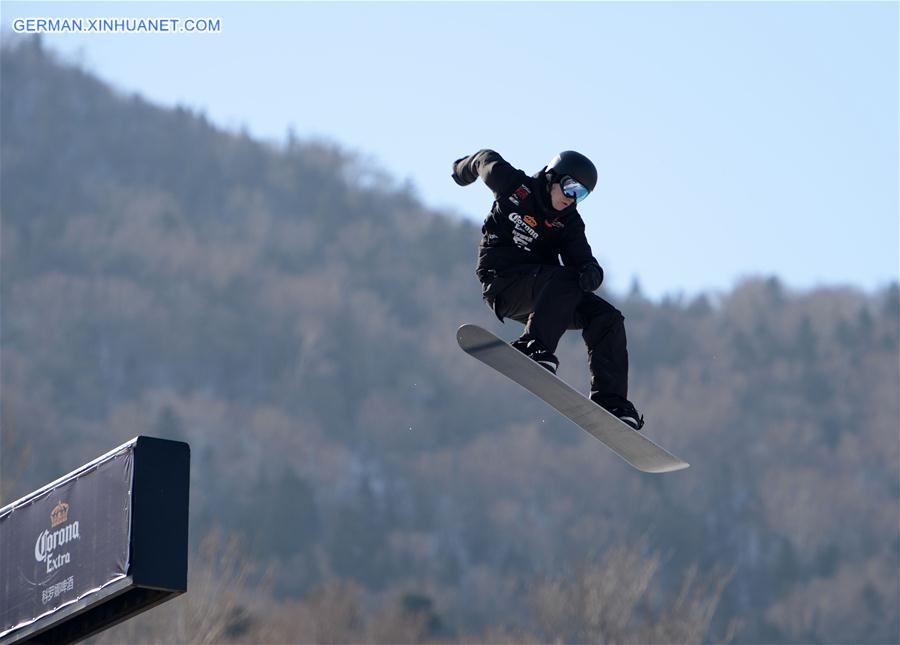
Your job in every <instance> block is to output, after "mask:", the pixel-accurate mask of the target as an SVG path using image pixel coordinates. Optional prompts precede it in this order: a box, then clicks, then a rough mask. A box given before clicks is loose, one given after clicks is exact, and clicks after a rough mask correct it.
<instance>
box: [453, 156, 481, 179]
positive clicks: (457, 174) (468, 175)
mask: <svg viewBox="0 0 900 645" xmlns="http://www.w3.org/2000/svg"><path fill="white" fill-rule="evenodd" d="M468 160H469V157H460V158H459V159H457V160H456V161H454V162H453V174H452V175H450V176H451V177H453V181H455V182H456V183H457V184H459V185H460V186H468V185H469V184H471V183H473V182H474V181H475V180H476V179H478V175H476V174H474V173H473V172H472V171H471V170H470V169H469V168H468V167H467V166H466V164H465V163H460V162H461V161H462V162H465V161H468ZM466 171H468V172H466Z"/></svg>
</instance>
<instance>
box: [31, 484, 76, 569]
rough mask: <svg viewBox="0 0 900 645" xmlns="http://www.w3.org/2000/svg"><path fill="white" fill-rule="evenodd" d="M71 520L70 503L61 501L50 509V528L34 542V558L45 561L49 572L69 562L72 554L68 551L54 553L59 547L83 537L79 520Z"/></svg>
mask: <svg viewBox="0 0 900 645" xmlns="http://www.w3.org/2000/svg"><path fill="white" fill-rule="evenodd" d="M68 522H69V505H68V504H66V503H65V502H62V501H60V502H59V503H57V504H56V506H54V507H53V510H52V511H50V529H51V530H47V529H44V531H43V532H41V534H40V535H38V536H37V540H35V542H34V559H35V560H37V561H38V562H43V563H45V565H46V567H47V573H53V572H54V571H56V570H57V569H59V568H61V567H63V566H64V565H67V564H69V563H70V562H71V561H72V556H71V555H70V554H69V553H68V552H66V553H58V554H57V553H54V552H55V551H57V549H59V548H61V547H63V546H65V545H66V544H68V543H70V542H73V541H75V540H80V539H81V527H79V526H78V521H77V520H76V521H74V522H72V523H71V524H69V523H68Z"/></svg>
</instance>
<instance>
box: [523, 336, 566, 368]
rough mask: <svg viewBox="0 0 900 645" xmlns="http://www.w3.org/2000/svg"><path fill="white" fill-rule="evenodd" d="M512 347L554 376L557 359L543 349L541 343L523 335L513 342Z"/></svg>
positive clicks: (557, 364)
mask: <svg viewBox="0 0 900 645" xmlns="http://www.w3.org/2000/svg"><path fill="white" fill-rule="evenodd" d="M512 346H513V347H515V348H516V349H518V350H519V351H520V352H522V353H523V354H525V356H527V357H528V358H530V359H531V360H533V361H534V362H535V363H537V364H538V365H540V366H542V367H544V368H546V369H547V370H549V371H550V372H551V373H553V374H556V370H557V368H559V359H557V358H556V356H554V355H553V352H551V351H550V350H549V349H547V348H546V347H544V345H543V343H541V341H539V340H538V339H537V338H533V337H531V336H529V335H528V334H525V335H523V336H522V337H521V338H519V339H518V340H516V341H513V343H512Z"/></svg>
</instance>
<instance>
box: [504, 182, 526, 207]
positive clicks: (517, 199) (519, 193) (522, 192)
mask: <svg viewBox="0 0 900 645" xmlns="http://www.w3.org/2000/svg"><path fill="white" fill-rule="evenodd" d="M530 194H531V191H530V190H528V187H527V186H525V185H524V184H523V185H522V186H519V187H518V188H516V189H515V191H513V194H512V195H510V196H509V201H511V202H512V203H513V204H515V205H516V206H518V205H519V204H520V203H521V200H523V199H525V198H526V197H528V195H530Z"/></svg>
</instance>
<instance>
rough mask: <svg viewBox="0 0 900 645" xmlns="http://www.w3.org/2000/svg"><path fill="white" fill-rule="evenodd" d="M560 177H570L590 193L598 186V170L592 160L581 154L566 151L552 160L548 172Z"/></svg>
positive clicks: (548, 165)
mask: <svg viewBox="0 0 900 645" xmlns="http://www.w3.org/2000/svg"><path fill="white" fill-rule="evenodd" d="M551 171H552V172H553V174H554V175H556V176H558V177H565V176H566V175H568V176H569V177H571V178H572V179H574V180H575V181H577V182H578V183H579V184H581V185H582V186H584V187H585V188H587V189H588V190H590V191H593V190H594V186H596V185H597V169H596V168H595V167H594V164H593V163H592V162H591V160H590V159H588V158H587V157H585V156H584V155H583V154H581V153H580V152H575V151H574V150H564V151H563V152H560V153H559V154H558V155H556V156H555V157H553V159H551V160H550V163H548V164H547V172H551Z"/></svg>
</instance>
